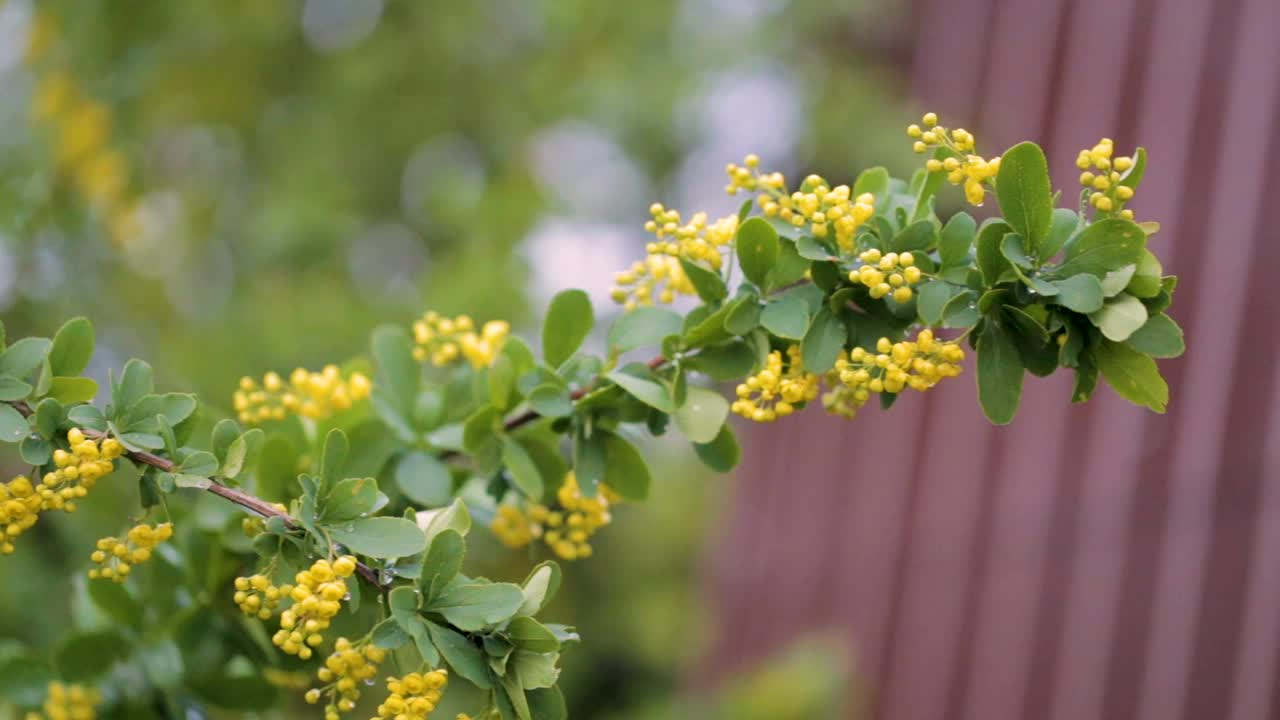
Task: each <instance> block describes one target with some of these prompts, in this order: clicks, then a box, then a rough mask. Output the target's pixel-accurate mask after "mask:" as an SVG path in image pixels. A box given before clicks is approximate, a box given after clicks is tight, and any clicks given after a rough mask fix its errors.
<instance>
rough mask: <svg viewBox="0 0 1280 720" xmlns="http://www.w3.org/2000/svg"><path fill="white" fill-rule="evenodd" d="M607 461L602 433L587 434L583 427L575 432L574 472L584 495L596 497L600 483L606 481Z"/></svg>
mask: <svg viewBox="0 0 1280 720" xmlns="http://www.w3.org/2000/svg"><path fill="white" fill-rule="evenodd" d="M607 461H608V458H607V457H605V454H604V439H603V438H602V437H601V434H600V433H598V432H597V433H592V434H591V435H587V434H586V433H585V432H583V431H582V430H581V429H579V430H578V431H577V432H575V433H574V436H573V472H574V475H575V476H576V477H577V478H578V486H579V487H581V488H582V494H583V495H586V496H587V497H595V495H596V491H597V490H598V489H599V488H600V483H602V482H604V474H605V470H606V467H605V466H606V464H607Z"/></svg>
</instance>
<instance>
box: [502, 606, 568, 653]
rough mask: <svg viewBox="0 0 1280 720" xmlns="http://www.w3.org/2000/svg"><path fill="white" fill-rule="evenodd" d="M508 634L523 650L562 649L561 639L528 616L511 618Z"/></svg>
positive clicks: (545, 650) (541, 651)
mask: <svg viewBox="0 0 1280 720" xmlns="http://www.w3.org/2000/svg"><path fill="white" fill-rule="evenodd" d="M507 636H508V637H509V638H511V644H512V645H515V646H516V647H518V648H520V649H522V650H528V651H530V652H536V653H549V652H555V651H557V650H559V649H560V641H559V640H557V639H556V636H555V635H554V634H552V632H551V631H550V630H548V629H547V628H546V627H545V626H544V625H543V624H542V623H540V622H538V621H537V620H534V619H533V618H531V617H528V616H523V615H522V616H518V617H514V618H512V619H511V624H509V625H507Z"/></svg>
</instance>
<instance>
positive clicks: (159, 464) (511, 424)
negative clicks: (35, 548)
mask: <svg viewBox="0 0 1280 720" xmlns="http://www.w3.org/2000/svg"><path fill="white" fill-rule="evenodd" d="M666 362H667V359H666V358H665V357H662V356H661V355H659V356H658V357H655V358H653V359H652V360H650V361H649V362H648V363H646V364H647V365H648V366H649V368H650V369H651V370H656V369H658V368H660V367H662V365H663V364H664V363H666ZM598 384H599V378H597V379H596V380H595V381H593V382H591V383H589V384H587V385H584V386H583V387H580V388H578V389H577V390H574V391H573V392H572V393H570V394H569V399H570V400H575V401H576V400H581V399H582V398H583V397H584V396H585V395H586V394H587V393H589V392H591V391H592V390H594V389H595V388H596V386H597V385H598ZM9 404H10V405H12V406H13V407H14V409H16V410H17V411H18V412H19V413H21V414H22V415H23V416H24V417H30V416H31V414H32V412H33V411H32V409H31V406H30V405H28V404H27V403H26V402H24V401H22V400H18V401H14V402H10V403H9ZM539 417H541V416H540V415H539V414H538V413H537V412H535V411H533V410H526V411H525V412H523V413H521V414H519V415H517V416H515V417H513V418H511V419H509V420H507V421H506V423H505V424H504V427H505V428H506V430H507V431H511V430H516V429H517V428H520V427H523V426H525V425H528V424H529V423H531V422H533V421H535V420H537V419H538V418H539ZM80 432H82V433H84V436H85V437H87V438H90V439H92V440H101V439H102V438H104V437H107V433H104V432H100V431H98V430H93V429H90V428H80ZM445 454H446V455H450V454H453V453H445ZM125 457H127V458H129V459H130V460H132V461H133V462H135V463H137V464H140V465H148V466H150V467H153V468H156V469H157V470H161V471H163V472H173V471H174V470H176V469H177V466H176V465H174V464H173V462H172V461H171V460H169V459H168V458H165V457H161V456H159V455H156V454H155V453H150V452H146V451H145V450H127V451H125ZM205 490H207V491H209V492H211V493H213V494H214V495H217V496H218V497H221V498H223V499H224V500H228V501H230V502H232V503H235V504H236V505H239V506H240V507H242V508H244V509H246V510H248V511H250V512H252V513H255V514H257V515H261V516H262V517H268V518H269V517H278V518H280V519H281V520H283V521H284V522H285V524H286V525H288V526H289V527H291V528H298V527H301V526H302V525H301V523H299V522H298V521H297V520H296V519H295V518H294V517H293V516H291V515H289V513H287V512H283V511H281V510H280V508H278V507H276V506H275V505H272V504H271V503H269V502H267V501H266V500H263V499H262V498H259V497H256V496H254V495H250V494H249V493H247V492H245V491H243V490H241V489H239V488H233V487H230V486H227V485H221V484H219V483H217V482H215V481H214V480H213V479H212V478H210V480H209V485H208V486H206V487H205ZM356 571H357V572H359V573H360V576H361V577H363V578H364V579H365V580H367V581H369V583H370V584H371V585H373V586H374V587H377V588H378V589H379V590H383V591H385V590H386V588H385V586H384V585H383V584H382V582H380V580H379V578H378V571H377V570H374V569H373V568H371V567H369V566H368V565H365V564H364V563H356Z"/></svg>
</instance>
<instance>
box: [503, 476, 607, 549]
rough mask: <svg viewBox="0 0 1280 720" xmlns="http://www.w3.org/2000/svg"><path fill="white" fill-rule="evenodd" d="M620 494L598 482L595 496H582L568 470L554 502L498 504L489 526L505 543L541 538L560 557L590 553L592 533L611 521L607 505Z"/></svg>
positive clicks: (517, 545)
mask: <svg viewBox="0 0 1280 720" xmlns="http://www.w3.org/2000/svg"><path fill="white" fill-rule="evenodd" d="M620 501H621V498H620V497H618V495H617V494H616V493H615V492H613V490H611V489H610V488H609V487H608V486H606V485H601V486H600V489H599V492H597V493H596V496H595V497H585V496H584V495H583V494H582V489H581V488H580V487H579V486H578V478H577V476H576V475H574V473H573V472H572V471H570V472H569V473H568V474H567V475H566V476H565V479H564V483H563V484H562V485H561V486H560V489H559V490H558V491H557V492H556V503H555V504H553V505H550V506H548V505H543V504H541V503H530V504H528V505H527V506H526V507H523V508H522V507H519V506H517V505H499V506H498V510H497V515H496V516H495V517H494V519H493V523H492V525H490V529H491V530H492V531H493V533H494V535H496V536H497V537H498V539H499V540H500V541H502V543H503V544H504V545H506V546H507V547H510V548H512V549H518V548H522V547H525V546H527V545H529V544H530V543H532V542H533V541H534V540H542V541H543V542H545V543H546V544H547V547H548V548H550V549H551V551H552V552H553V553H555V554H556V556H557V557H559V558H560V559H562V560H578V559H583V558H588V557H591V555H592V553H593V552H594V550H593V549H592V547H591V543H590V540H591V537H592V536H593V535H595V534H596V532H597V531H598V530H599V529H600V528H602V527H604V526H606V525H608V524H609V523H611V522H613V515H612V514H610V512H609V508H610V506H611V505H615V504H617V503H618V502H620Z"/></svg>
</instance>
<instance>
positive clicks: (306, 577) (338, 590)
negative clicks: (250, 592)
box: [271, 555, 356, 660]
mask: <svg viewBox="0 0 1280 720" xmlns="http://www.w3.org/2000/svg"><path fill="white" fill-rule="evenodd" d="M355 571H356V559H355V558H353V557H351V556H350V555H344V556H342V557H340V558H338V559H337V560H334V561H333V562H332V563H330V562H329V561H328V560H325V559H320V560H317V561H315V562H314V563H312V565H311V567H310V568H309V569H307V570H303V571H301V572H299V573H298V574H297V575H295V576H294V578H293V579H294V582H295V583H296V584H295V585H294V586H293V588H292V589H291V590H290V591H289V597H290V598H292V599H293V606H292V607H290V608H289V609H288V610H285V611H284V612H282V613H280V629H279V630H278V631H276V634H275V635H273V636H272V637H271V642H273V643H275V645H276V647H278V648H280V649H281V650H283V651H285V652H286V653H288V654H290V655H297V656H298V657H300V658H302V659H303V660H307V659H309V658H310V657H311V648H313V647H316V646H317V645H319V644H320V643H322V642H324V636H323V635H321V632H322V631H324V630H327V629H328V628H329V623H330V622H331V621H332V620H333V617H334V616H335V615H337V614H338V611H339V610H341V609H342V599H343V598H344V597H346V596H347V585H346V583H345V582H343V580H344V579H345V578H349V577H351V575H352V574H353V573H354V572H355Z"/></svg>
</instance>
